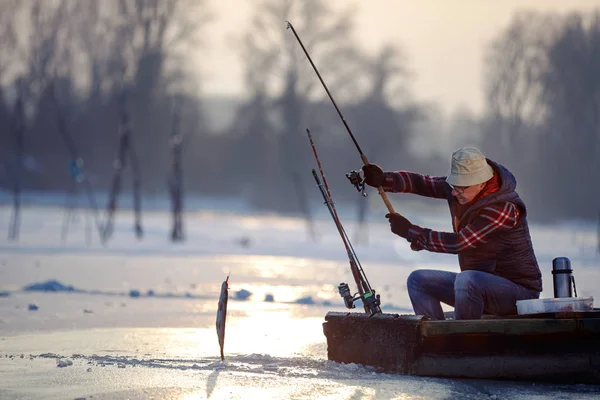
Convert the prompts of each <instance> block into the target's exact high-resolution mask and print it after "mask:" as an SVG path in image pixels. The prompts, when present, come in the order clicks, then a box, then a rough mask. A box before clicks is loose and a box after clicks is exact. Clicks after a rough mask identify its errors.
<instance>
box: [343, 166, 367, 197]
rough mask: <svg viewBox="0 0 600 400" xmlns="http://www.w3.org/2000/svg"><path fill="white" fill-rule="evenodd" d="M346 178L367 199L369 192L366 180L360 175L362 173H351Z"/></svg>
mask: <svg viewBox="0 0 600 400" xmlns="http://www.w3.org/2000/svg"><path fill="white" fill-rule="evenodd" d="M346 178H348V180H349V181H350V183H351V184H352V185H354V187H355V188H356V190H358V191H359V192H360V194H362V196H363V197H367V192H365V179H364V178H363V177H362V175H361V174H360V171H350V172H348V173H347V174H346Z"/></svg>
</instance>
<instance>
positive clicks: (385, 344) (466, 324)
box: [323, 311, 600, 384]
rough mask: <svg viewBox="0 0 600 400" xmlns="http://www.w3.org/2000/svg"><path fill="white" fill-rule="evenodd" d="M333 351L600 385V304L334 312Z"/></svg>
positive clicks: (432, 367) (329, 333) (438, 372)
mask: <svg viewBox="0 0 600 400" xmlns="http://www.w3.org/2000/svg"><path fill="white" fill-rule="evenodd" d="M323 332H324V333H325V336H326V338H327V354H328V358H329V359H330V360H333V361H337V362H343V363H357V364H363V365H370V366H374V367H376V368H378V369H379V370H380V371H386V372H394V373H400V374H407V375H421V376H441V377H460V378H485V379H509V380H528V381H550V382H565V383H593V384H600V311H590V312H577V313H548V314H543V315H538V316H537V317H536V318H532V317H524V316H515V317H513V318H487V319H482V320H472V321H452V320H449V321H428V320H427V319H426V318H424V317H422V316H415V315H398V314H377V315H375V316H373V317H370V316H369V315H367V314H363V313H341V312H329V313H328V314H327V315H326V317H325V323H323Z"/></svg>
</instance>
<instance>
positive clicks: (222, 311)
mask: <svg viewBox="0 0 600 400" xmlns="http://www.w3.org/2000/svg"><path fill="white" fill-rule="evenodd" d="M228 282H229V275H227V279H225V281H223V284H221V295H220V296H219V309H218V310H217V336H218V337H219V346H220V347H221V360H225V356H224V355H223V345H224V344H225V322H226V320H227V298H228V296H229V294H228V290H229V284H228Z"/></svg>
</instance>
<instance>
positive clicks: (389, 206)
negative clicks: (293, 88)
mask: <svg viewBox="0 0 600 400" xmlns="http://www.w3.org/2000/svg"><path fill="white" fill-rule="evenodd" d="M287 27H288V29H291V30H292V33H293V34H294V36H295V37H296V40H297V41H298V43H299V44H300V47H302V50H303V51H304V54H305V55H306V58H308V61H309V62H310V65H312V67H313V69H314V70H315V73H316V74H317V77H318V78H319V80H320V81H321V84H322V85H323V88H324V89H325V92H327V96H329V100H331V103H332V104H333V106H334V107H335V110H336V111H337V113H338V115H339V116H340V118H341V120H342V122H343V124H344V127H346V130H347V131H348V133H349V134H350V138H351V139H352V142H354V146H356V149H357V150H358V153H359V154H360V158H361V159H362V162H363V164H364V165H367V164H369V160H368V159H367V156H366V155H365V154H364V153H363V152H362V149H361V148H360V146H359V144H358V142H357V141H356V138H355V137H354V134H353V133H352V130H351V129H350V126H348V123H347V122H346V119H345V118H344V116H343V115H342V112H341V111H340V109H339V107H338V106H337V103H336V102H335V100H334V99H333V96H332V95H331V92H330V91H329V88H328V87H327V85H326V84H325V81H323V78H321V74H320V73H319V70H318V69H317V66H316V65H315V63H314V62H313V60H312V58H311V57H310V54H308V51H307V50H306V48H305V47H304V44H303V43H302V40H300V37H299V36H298V34H297V33H296V30H295V29H294V27H293V26H292V24H291V23H290V22H289V21H287ZM348 179H350V182H352V184H354V185H355V186H356V188H357V189H358V190H359V191H362V192H363V193H364V191H363V190H361V188H360V186H359V185H361V184H362V185H364V182H363V180H362V179H361V178H360V176H359V174H358V172H357V171H352V172H351V173H350V174H349V175H348ZM363 188H364V186H363ZM377 191H378V192H379V195H380V196H381V199H382V200H383V202H384V203H385V206H386V207H387V209H388V211H389V212H390V213H395V211H394V207H392V203H390V200H389V199H388V197H387V194H386V193H385V191H384V190H383V188H382V187H381V186H380V187H378V188H377Z"/></svg>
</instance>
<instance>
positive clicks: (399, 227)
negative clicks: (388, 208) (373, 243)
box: [385, 213, 412, 239]
mask: <svg viewBox="0 0 600 400" xmlns="http://www.w3.org/2000/svg"><path fill="white" fill-rule="evenodd" d="M385 217H386V218H387V219H388V220H389V221H390V228H391V230H392V232H394V233H395V234H396V235H398V236H402V237H403V238H405V239H406V237H407V236H408V230H409V229H410V227H411V226H412V224H411V223H410V221H409V220H407V219H406V218H404V217H403V216H402V215H400V214H398V213H389V214H386V215H385Z"/></svg>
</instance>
